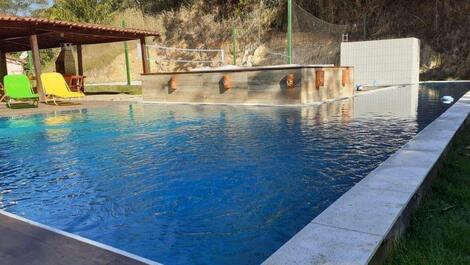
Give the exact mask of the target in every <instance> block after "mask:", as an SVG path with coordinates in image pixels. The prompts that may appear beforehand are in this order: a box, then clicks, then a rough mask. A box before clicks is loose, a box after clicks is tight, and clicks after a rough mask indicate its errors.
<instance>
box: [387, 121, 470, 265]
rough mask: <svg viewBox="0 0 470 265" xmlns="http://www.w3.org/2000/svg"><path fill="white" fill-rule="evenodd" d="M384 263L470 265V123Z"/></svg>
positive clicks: (392, 264)
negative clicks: (406, 230) (407, 228)
mask: <svg viewBox="0 0 470 265" xmlns="http://www.w3.org/2000/svg"><path fill="white" fill-rule="evenodd" d="M385 264H387V265H398V264H400V265H401V264H412V265H413V264H420V265H421V264H422V265H434V264H435V265H437V264H445V265H452V264H455V265H457V264H458V265H461V264H470V125H466V127H465V129H464V132H463V134H462V136H461V137H460V138H459V139H458V140H457V142H456V143H455V145H454V148H453V150H452V151H451V152H450V153H449V154H448V157H447V159H446V160H445V162H444V170H443V172H442V173H441V174H440V175H439V179H438V180H437V181H436V182H435V183H434V184H433V186H432V192H430V193H429V194H428V195H427V196H426V197H425V198H424V199H423V202H422V204H421V205H420V206H419V208H418V210H417V212H416V213H415V215H414V217H413V218H412V220H411V226H410V228H409V230H408V232H407V234H406V235H405V236H404V237H403V239H402V240H400V242H399V243H398V245H397V246H396V247H395V249H394V250H393V251H392V253H391V255H390V256H389V257H388V259H387V260H386V262H385Z"/></svg>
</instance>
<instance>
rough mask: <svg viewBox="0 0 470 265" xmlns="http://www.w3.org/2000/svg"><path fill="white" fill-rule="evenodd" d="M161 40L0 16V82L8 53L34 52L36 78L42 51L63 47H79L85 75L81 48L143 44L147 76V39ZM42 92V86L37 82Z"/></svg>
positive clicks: (136, 33) (133, 32) (72, 24)
mask: <svg viewBox="0 0 470 265" xmlns="http://www.w3.org/2000/svg"><path fill="white" fill-rule="evenodd" d="M150 36H154V37H156V36H159V34H158V33H157V32H154V31H146V30H137V29H127V28H126V29H125V28H114V27H108V26H102V25H95V24H87V23H76V22H66V21H58V20H49V19H42V18H32V17H16V16H0V78H2V79H3V76H4V75H5V74H6V71H4V70H6V57H5V54H6V53H8V52H19V51H26V50H31V51H32V52H33V63H34V67H35V71H36V76H37V77H39V75H40V74H41V64H40V61H39V49H48V48H58V47H60V46H61V44H63V43H71V44H74V45H77V53H78V54H77V57H78V66H79V67H78V68H79V73H80V72H81V73H80V74H83V63H82V55H81V50H82V49H81V45H86V44H100V43H111V42H120V41H129V40H140V43H141V46H142V48H141V52H142V66H143V72H144V73H148V71H149V66H148V62H147V60H146V58H147V54H146V49H145V38H146V37H150ZM37 81H38V82H37V85H38V90H40V91H39V92H40V93H41V92H42V86H41V84H40V81H39V78H37Z"/></svg>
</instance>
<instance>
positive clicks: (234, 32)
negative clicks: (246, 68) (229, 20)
mask: <svg viewBox="0 0 470 265" xmlns="http://www.w3.org/2000/svg"><path fill="white" fill-rule="evenodd" d="M232 57H233V62H232V63H233V65H237V28H236V27H235V26H233V27H232Z"/></svg>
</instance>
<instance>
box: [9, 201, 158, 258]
mask: <svg viewBox="0 0 470 265" xmlns="http://www.w3.org/2000/svg"><path fill="white" fill-rule="evenodd" d="M0 214H1V215H5V216H8V217H10V218H13V219H16V220H19V221H22V222H25V223H27V224H30V225H32V226H35V227H39V228H42V229H44V230H47V231H50V232H53V233H56V234H59V235H62V236H65V237H68V238H72V239H74V240H78V241H81V242H83V243H86V244H89V245H92V246H95V247H98V248H101V249H105V250H108V251H110V252H113V253H116V254H119V255H122V256H125V257H128V258H130V259H133V260H136V261H140V262H142V263H145V264H149V265H163V264H161V263H158V262H155V261H153V260H150V259H147V258H144V257H141V256H138V255H135V254H132V253H130V252H127V251H124V250H121V249H118V248H115V247H112V246H109V245H106V244H103V243H100V242H97V241H94V240H91V239H88V238H85V237H81V236H79V235H75V234H72V233H69V232H66V231H63V230H60V229H56V228H53V227H50V226H47V225H44V224H41V223H38V222H35V221H32V220H29V219H27V218H24V217H21V216H19V215H16V214H13V213H10V212H7V211H4V210H0Z"/></svg>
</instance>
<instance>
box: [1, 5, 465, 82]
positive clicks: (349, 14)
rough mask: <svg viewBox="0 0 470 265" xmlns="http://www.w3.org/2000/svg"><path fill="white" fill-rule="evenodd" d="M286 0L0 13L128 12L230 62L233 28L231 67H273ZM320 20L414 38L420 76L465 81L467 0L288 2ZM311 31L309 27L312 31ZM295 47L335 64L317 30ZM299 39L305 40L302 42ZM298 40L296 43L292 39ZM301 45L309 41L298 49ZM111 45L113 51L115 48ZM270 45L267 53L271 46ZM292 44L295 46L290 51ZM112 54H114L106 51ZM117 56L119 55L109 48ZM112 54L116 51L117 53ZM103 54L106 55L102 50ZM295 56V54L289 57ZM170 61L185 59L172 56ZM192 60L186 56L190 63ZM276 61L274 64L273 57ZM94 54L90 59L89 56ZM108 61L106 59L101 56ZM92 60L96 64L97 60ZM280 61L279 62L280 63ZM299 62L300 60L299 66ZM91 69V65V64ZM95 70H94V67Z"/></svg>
mask: <svg viewBox="0 0 470 265" xmlns="http://www.w3.org/2000/svg"><path fill="white" fill-rule="evenodd" d="M286 2H287V1H285V0H228V1H227V0H153V1H150V0H55V1H54V2H53V5H52V6H49V7H44V5H31V3H36V4H44V3H47V0H0V12H10V13H20V14H24V13H28V12H30V11H31V6H35V7H37V8H36V10H35V11H34V12H32V15H34V16H41V17H48V18H54V19H63V20H72V21H82V22H91V23H103V24H111V25H114V26H120V23H121V20H122V19H120V18H122V17H123V14H128V13H130V12H133V14H134V16H135V17H136V20H139V21H152V22H153V23H145V24H132V23H129V22H128V24H129V25H130V26H133V27H139V28H145V29H152V30H157V31H159V32H161V33H162V34H161V38H159V39H156V40H155V42H156V43H157V44H159V45H163V46H171V47H179V48H211V49H213V48H216V49H223V50H224V51H225V54H226V55H227V56H226V63H230V62H231V61H232V57H231V53H232V50H233V47H232V36H231V33H232V28H236V29H237V30H238V32H237V33H238V35H237V52H238V60H237V64H240V65H257V64H269V63H279V61H280V59H279V58H280V57H279V56H282V53H284V52H285V48H284V47H285V42H286V38H285V30H286ZM294 2H296V3H297V4H298V5H299V6H301V7H302V8H303V9H305V10H306V11H308V12H310V13H311V14H312V15H313V16H315V17H316V18H318V19H321V20H323V21H324V23H332V24H341V25H346V26H348V33H349V39H350V40H351V41H355V40H363V39H364V38H365V39H384V38H397V37H417V38H419V39H420V40H421V51H422V52H421V53H422V54H421V70H422V79H423V80H427V79H447V78H451V79H469V78H470V40H469V34H468V29H469V28H470V20H469V19H468V18H467V16H468V14H470V1H468V0H431V1H405V0H398V1H390V0H358V1H349V0H294ZM313 29H315V28H313ZM298 36H299V35H295V34H294V44H296V47H297V48H299V49H301V48H304V50H305V51H302V52H303V54H302V55H301V56H297V58H301V59H304V57H306V56H307V55H306V53H307V52H308V53H309V55H311V56H310V57H309V58H308V59H309V60H313V61H309V62H311V63H337V62H338V60H337V59H338V53H339V48H338V44H337V42H338V41H336V40H334V41H332V40H331V39H330V38H329V37H328V36H326V35H325V34H321V32H320V31H318V32H316V31H315V30H312V31H311V32H307V33H306V34H304V35H303V36H302V38H300V39H298V38H299V37H298ZM305 36H306V37H305ZM296 38H297V39H296ZM306 44H311V45H310V46H308V47H305V45H306ZM116 47H117V46H116ZM273 47H274V48H273ZM296 47H294V48H296ZM111 50H113V49H111ZM115 50H116V54H114V55H112V56H111V57H113V58H117V57H118V56H121V54H122V52H123V51H122V50H121V49H115ZM118 50H119V51H118ZM105 53H106V52H105ZM294 54H295V52H294ZM172 56H175V57H178V56H180V57H184V56H188V55H187V54H175V55H172ZM197 56H198V55H194V56H193V57H190V58H186V59H197ZM276 56H277V60H274V59H276V58H275V57H276ZM95 57H96V56H95ZM108 57H109V56H108ZM97 61H100V60H99V59H97ZM282 61H285V59H282ZM300 63H302V61H301V62H300ZM200 66H201V65H190V64H175V63H171V62H167V63H160V64H159V65H158V67H159V68H160V70H183V69H188V68H189V67H200ZM90 67H91V68H95V67H94V66H90ZM97 67H101V65H100V64H99V63H98V65H97Z"/></svg>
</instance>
